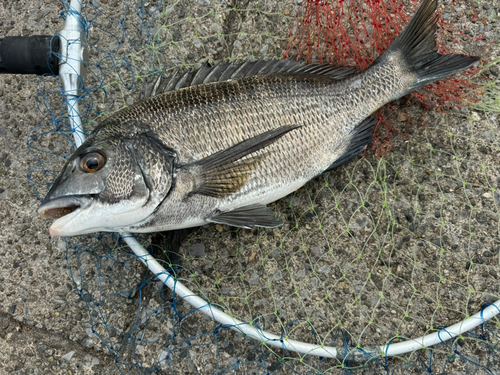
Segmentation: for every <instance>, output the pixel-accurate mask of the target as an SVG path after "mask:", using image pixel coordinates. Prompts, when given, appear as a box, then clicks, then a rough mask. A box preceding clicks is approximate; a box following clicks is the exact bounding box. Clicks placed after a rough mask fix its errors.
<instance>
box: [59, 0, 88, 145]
mask: <svg viewBox="0 0 500 375" xmlns="http://www.w3.org/2000/svg"><path fill="white" fill-rule="evenodd" d="M80 11H81V3H80V0H71V3H70V4H69V7H68V9H67V11H66V22H65V24H64V28H63V29H62V30H61V31H60V32H59V40H60V43H61V49H60V56H59V77H60V78H61V81H62V84H63V87H64V91H65V93H66V104H67V108H68V117H69V119H70V122H71V128H72V130H73V138H74V139H75V144H76V147H79V146H80V145H81V144H82V143H83V140H84V138H85V134H84V132H83V130H82V120H81V117H80V111H79V108H78V100H79V98H80V97H79V91H80V89H81V88H82V86H83V82H84V80H85V77H86V68H85V65H84V64H83V63H82V61H87V60H88V57H87V48H86V40H85V33H84V28H83V22H84V20H83V17H82V16H81V14H80Z"/></svg>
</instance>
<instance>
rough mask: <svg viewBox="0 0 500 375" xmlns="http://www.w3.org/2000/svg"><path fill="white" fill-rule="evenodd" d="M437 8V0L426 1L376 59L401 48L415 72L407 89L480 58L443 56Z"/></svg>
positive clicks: (459, 68) (455, 71)
mask: <svg viewBox="0 0 500 375" xmlns="http://www.w3.org/2000/svg"><path fill="white" fill-rule="evenodd" d="M436 8H437V0H424V2H423V3H422V5H420V7H419V8H418V10H417V12H416V13H415V15H414V16H413V18H412V19H411V20H410V23H408V25H407V26H406V28H405V29H404V30H403V31H402V32H401V34H400V35H399V36H398V37H397V38H396V39H395V40H394V42H392V44H391V45H390V46H389V48H387V50H386V51H385V52H384V53H383V54H382V55H381V56H380V57H379V58H378V59H377V60H376V61H375V63H377V62H383V61H384V60H385V59H386V58H387V56H389V55H390V54H391V52H396V51H399V52H400V53H401V56H402V57H403V58H404V60H405V62H406V63H407V67H408V68H409V69H410V71H411V72H412V73H414V74H416V79H415V82H414V83H413V85H412V86H411V88H410V90H408V92H411V91H413V90H416V89H418V88H420V87H422V86H425V85H427V84H428V83H431V82H434V81H437V80H439V79H442V78H445V77H448V76H451V75H453V74H455V73H458V72H460V71H461V70H464V69H465V68H467V67H469V66H470V65H472V64H473V63H475V62H476V61H478V60H479V57H475V56H465V55H441V54H439V53H438V52H437V48H436V18H437V16H436V15H435V12H436ZM408 92H407V93H408ZM405 94H406V93H405Z"/></svg>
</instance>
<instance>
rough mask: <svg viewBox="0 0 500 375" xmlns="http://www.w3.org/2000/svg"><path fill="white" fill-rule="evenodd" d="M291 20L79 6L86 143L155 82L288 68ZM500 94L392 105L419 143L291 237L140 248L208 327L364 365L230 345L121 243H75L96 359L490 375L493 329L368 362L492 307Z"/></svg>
mask: <svg viewBox="0 0 500 375" xmlns="http://www.w3.org/2000/svg"><path fill="white" fill-rule="evenodd" d="M299 3H300V2H294V1H283V2H281V1H260V0H258V1H239V2H226V1H215V0H211V1H210V0H198V1H124V2H122V1H112V0H107V1H105V0H100V1H92V2H84V3H83V10H82V14H83V16H84V18H85V22H86V30H87V31H88V45H89V46H88V47H89V61H88V62H86V65H87V68H88V71H89V73H88V76H87V79H86V82H85V87H84V95H83V96H82V99H81V101H80V103H81V105H82V106H83V107H84V108H83V111H82V116H83V120H84V125H83V127H84V129H85V130H88V131H90V130H92V129H93V127H95V126H96V124H97V122H98V121H99V117H101V116H106V115H109V114H111V113H112V112H114V111H116V110H118V109H120V108H122V107H124V106H127V105H132V104H133V103H135V102H137V101H138V100H139V98H140V95H141V91H142V89H143V86H144V84H145V83H146V82H151V81H152V80H153V79H154V78H155V77H157V76H158V75H160V74H163V75H166V76H170V75H172V74H174V73H175V71H177V70H178V69H181V70H182V71H186V70H188V69H192V68H196V67H198V66H200V65H201V64H202V63H204V62H205V61H210V62H211V63H213V62H217V61H222V60H224V61H227V60H228V59H229V60H246V59H248V58H251V57H254V58H266V59H270V58H274V57H276V58H279V57H281V56H282V53H283V48H284V46H285V44H286V38H287V36H288V30H289V27H290V24H291V22H292V20H293V19H294V16H295V14H296V12H297V10H298V4H299ZM495 14H496V13H495ZM494 53H497V54H498V51H494V52H493V54H494ZM493 57H495V56H493ZM496 58H498V57H496ZM491 77H492V79H491V80H490V82H489V83H485V85H486V89H485V92H486V94H485V97H484V100H483V101H481V102H479V103H477V104H475V106H474V107H473V108H472V109H467V108H465V109H456V110H450V111H446V112H444V111H441V112H433V111H424V110H423V108H422V106H421V105H420V104H418V103H411V102H409V103H405V102H403V101H400V102H399V103H395V104H394V105H393V106H394V107H398V108H403V107H404V108H405V112H404V113H403V112H398V111H393V112H388V113H386V117H389V118H392V120H393V121H396V122H399V123H400V124H402V126H403V127H405V126H406V122H407V121H408V120H410V121H411V122H413V123H425V124H427V127H422V126H420V127H419V126H410V127H409V139H410V141H408V138H407V137H405V136H401V135H400V136H395V137H394V138H393V139H392V148H393V152H390V153H388V154H387V155H385V156H384V157H382V158H378V157H376V156H375V155H373V152H370V151H367V152H366V153H365V156H364V158H360V159H357V160H355V161H353V162H351V163H349V164H348V165H345V166H344V167H342V168H340V169H338V170H337V171H335V172H331V173H327V174H325V175H322V176H320V177H318V178H316V179H315V180H313V181H311V182H310V183H308V184H307V185H306V186H305V187H303V188H302V189H300V190H299V191H297V192H296V193H295V194H293V195H291V196H288V197H286V198H284V199H282V200H280V201H278V202H276V203H274V204H272V205H271V206H270V208H271V210H272V211H273V212H275V213H276V214H277V216H279V217H280V218H281V219H282V220H283V222H284V223H285V225H284V226H283V227H281V228H278V229H274V230H268V229H266V230H263V229H260V230H259V229H255V230H242V229H236V228H232V227H228V226H225V225H219V224H217V225H206V226H203V227H200V228H195V229H194V230H192V231H190V232H189V233H187V236H186V237H179V238H174V236H173V235H172V234H161V233H160V234H153V235H143V236H141V237H139V241H140V242H141V243H142V244H143V245H144V246H145V247H147V248H148V249H149V251H150V252H151V253H152V254H153V255H154V256H155V257H156V258H157V259H158V260H159V261H160V262H161V263H162V264H163V266H164V267H165V268H166V269H167V270H168V271H169V272H170V273H171V274H172V275H174V276H175V278H176V279H177V280H179V281H180V282H182V283H183V284H184V285H186V286H188V287H189V288H190V289H191V290H192V291H193V293H195V294H197V295H199V296H200V297H202V298H204V299H205V300H206V301H207V303H210V304H211V305H212V306H213V308H214V309H221V310H223V311H225V312H226V313H228V314H229V315H231V316H233V317H235V318H237V319H239V320H241V321H243V322H247V323H248V324H251V325H253V326H255V327H256V328H257V329H258V330H262V332H264V331H268V332H272V333H274V334H277V335H280V336H281V339H282V340H284V341H287V340H298V341H303V342H307V343H313V344H317V345H320V346H321V345H323V346H333V347H336V348H339V349H342V350H344V351H345V352H356V353H366V356H364V357H363V356H361V357H359V358H361V359H359V358H357V359H358V360H356V361H354V360H353V359H354V358H353V357H350V356H347V355H346V356H343V355H342V353H341V355H339V357H338V358H334V359H331V358H322V357H316V356H311V355H306V354H298V353H296V352H293V351H289V350H284V349H277V348H275V347H271V346H269V345H268V344H265V343H263V342H259V341H257V340H254V339H250V338H248V337H246V336H245V335H243V334H241V333H238V332H235V331H233V330H231V328H233V327H230V326H225V325H221V324H219V323H218V322H216V321H215V320H214V319H213V318H210V317H207V316H205V315H203V314H201V313H200V312H199V311H197V309H193V308H192V307H191V306H190V305H189V304H188V303H187V302H186V301H185V300H184V299H183V298H180V297H178V296H177V295H176V294H175V292H172V291H171V290H169V289H168V288H166V287H165V286H164V285H163V283H161V282H159V281H158V280H157V279H156V278H155V275H153V274H152V273H150V272H149V271H148V270H147V269H146V268H145V267H144V266H143V265H142V263H141V262H140V261H139V260H138V259H137V256H136V255H135V254H134V253H133V252H131V250H130V249H129V248H128V247H127V246H126V245H125V244H124V242H123V241H122V240H121V239H120V238H119V237H118V236H117V235H112V234H96V235H88V236H81V237H75V238H68V239H66V245H67V262H68V267H69V269H70V273H71V277H72V280H73V282H74V288H75V295H74V299H75V302H78V303H80V304H83V305H84V306H86V307H87V309H88V312H89V315H88V318H87V319H84V320H85V323H84V324H85V326H84V327H85V330H86V333H87V334H88V337H87V338H86V340H88V341H87V342H86V345H88V346H93V347H94V348H95V349H96V350H103V351H105V352H106V353H108V354H109V355H110V356H112V357H113V358H114V359H115V362H116V370H117V371H119V372H121V373H126V374H128V373H130V374H139V373H141V374H142V373H144V374H146V373H158V374H161V373H185V372H193V373H201V374H208V373H230V372H233V373H238V374H240V373H241V374H267V373H283V374H288V373H300V374H313V373H314V374H316V373H321V374H323V373H340V372H341V371H343V372H346V373H350V372H354V371H356V372H358V373H367V374H368V373H408V374H413V373H415V374H417V373H423V372H428V373H436V374H437V373H471V374H476V373H488V374H489V373H496V371H498V359H499V356H498V353H499V352H498V347H497V346H498V334H499V328H500V321H499V320H498V319H497V318H493V319H492V320H490V321H488V322H484V324H482V325H481V326H480V327H479V328H477V329H475V330H474V331H472V332H469V333H464V334H462V335H460V336H459V337H457V338H455V339H453V340H451V341H447V342H443V343H441V344H438V345H436V346H434V347H432V348H421V349H420V350H415V351H412V352H410V353H407V354H404V355H400V356H396V357H393V358H386V357H384V356H383V353H378V354H379V355H378V356H375V355H374V353H373V347H375V346H383V345H389V346H390V345H392V344H396V343H398V342H402V341H405V340H409V339H411V338H416V337H419V336H422V335H425V334H428V333H433V332H437V331H438V330H440V329H442V328H443V327H447V326H449V325H451V324H455V323H458V322H460V321H462V320H464V319H466V318H468V317H470V316H472V315H473V314H475V313H477V312H479V311H481V310H482V309H483V308H484V307H485V306H487V305H488V304H491V303H493V302H495V301H497V300H498V299H500V289H499V288H500V284H499V281H498V280H499V278H498V273H499V272H500V263H499V262H500V260H499V246H500V237H499V228H500V227H499V225H500V223H499V217H500V210H499V205H500V192H499V191H498V189H500V167H499V165H498V160H497V159H498V153H499V149H500V147H499V134H498V117H497V114H498V111H499V106H498V100H499V99H498V95H499V93H498V88H497V87H498V86H496V85H497V84H498V80H497V78H495V76H491ZM57 87H59V86H58V81H57V80H56V79H55V78H52V77H44V78H42V80H41V84H40V92H39V103H40V104H43V105H40V106H39V107H40V110H41V112H42V113H43V114H44V115H45V116H46V118H47V122H46V123H41V124H39V125H37V126H36V127H35V128H34V129H33V130H32V132H31V133H30V138H29V140H28V145H29V147H30V150H31V151H32V153H33V155H34V156H35V158H36V160H37V164H36V165H35V166H34V167H33V170H32V172H31V173H30V175H29V177H30V182H31V183H32V185H33V186H34V188H35V189H36V191H37V192H38V193H39V195H40V196H41V197H43V196H44V195H45V193H46V189H47V187H48V186H49V184H50V183H51V182H52V181H53V179H54V176H55V175H56V171H58V170H59V169H60V167H61V165H62V162H63V159H64V158H66V157H68V156H69V155H70V154H71V151H73V150H74V147H73V144H72V141H71V129H70V127H69V122H68V118H67V117H66V116H65V113H64V110H63V103H62V101H61V92H60V90H57V89H56V88H57ZM402 113H403V114H402ZM403 124H404V125H403ZM177 240H178V241H179V242H180V246H179V247H178V248H172V243H173V242H175V241H177ZM80 331H81V327H74V332H71V333H70V335H74V336H75V337H76V336H78V334H79V333H78V332H80ZM442 332H443V338H447V337H446V332H445V331H442Z"/></svg>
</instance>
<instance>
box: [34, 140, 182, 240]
mask: <svg viewBox="0 0 500 375" xmlns="http://www.w3.org/2000/svg"><path fill="white" fill-rule="evenodd" d="M174 159H175V153H174V152H173V151H171V150H169V149H166V148H164V147H162V146H161V144H160V143H159V142H158V141H156V140H155V139H154V138H153V137H151V136H150V135H147V134H136V135H134V136H132V137H111V138H106V139H104V140H99V137H95V136H94V137H92V136H91V137H90V138H89V139H88V140H87V141H86V142H85V143H83V144H82V145H81V146H80V147H79V148H78V149H77V150H76V151H75V153H74V154H73V155H72V156H71V157H70V158H69V160H68V161H67V162H66V164H65V165H64V168H63V170H62V171H61V173H60V174H59V176H58V177H57V179H56V180H55V182H54V184H53V185H52V187H51V188H50V190H49V192H48V194H47V196H46V197H45V200H44V202H43V203H42V205H41V206H40V208H39V210H38V212H39V214H41V215H43V216H48V217H53V218H56V220H55V221H54V222H53V224H52V225H51V227H50V234H51V235H52V236H74V235H80V234H86V233H93V232H99V231H108V232H109V231H118V230H120V229H121V228H123V227H126V226H130V225H133V224H137V223H139V222H141V221H143V220H145V219H146V218H147V217H149V215H151V214H152V213H153V212H154V210H155V209H156V208H157V206H158V205H159V204H160V203H161V202H162V200H163V199H164V198H165V196H166V195H167V193H168V191H169V190H170V187H171V185H172V168H173V160H174Z"/></svg>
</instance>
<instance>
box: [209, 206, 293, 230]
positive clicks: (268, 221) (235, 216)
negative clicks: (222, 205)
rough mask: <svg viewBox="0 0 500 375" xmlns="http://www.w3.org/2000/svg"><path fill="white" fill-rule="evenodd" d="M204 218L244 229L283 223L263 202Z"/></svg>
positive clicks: (271, 226)
mask: <svg viewBox="0 0 500 375" xmlns="http://www.w3.org/2000/svg"><path fill="white" fill-rule="evenodd" d="M206 220H207V221H210V222H212V223H218V224H227V225H231V226H233V227H240V228H246V229H250V228H252V227H264V228H276V227H279V226H281V225H283V222H282V221H281V220H280V219H278V218H277V217H276V216H274V214H273V213H272V212H271V211H270V210H269V208H267V207H266V206H265V205H263V204H251V205H249V206H245V207H240V208H237V209H235V210H232V211H228V212H221V213H220V214H218V215H215V216H212V217H209V218H208V219H206Z"/></svg>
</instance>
